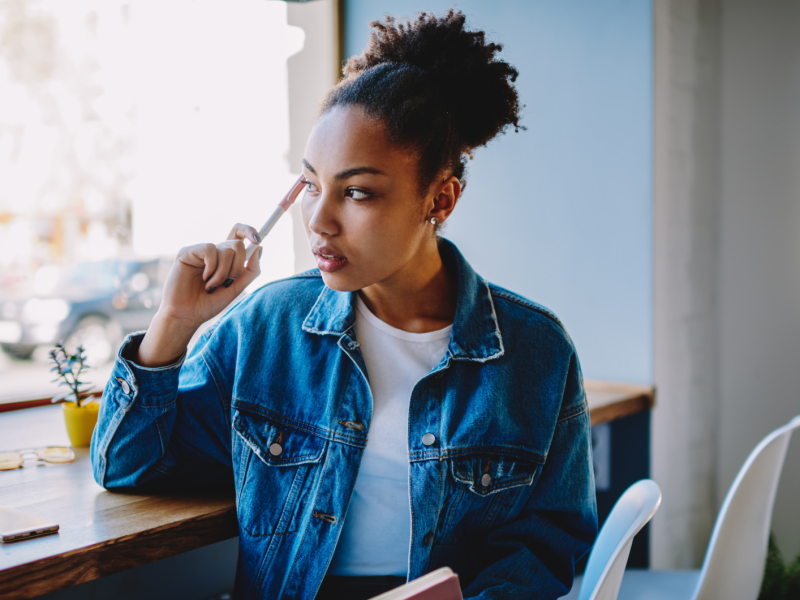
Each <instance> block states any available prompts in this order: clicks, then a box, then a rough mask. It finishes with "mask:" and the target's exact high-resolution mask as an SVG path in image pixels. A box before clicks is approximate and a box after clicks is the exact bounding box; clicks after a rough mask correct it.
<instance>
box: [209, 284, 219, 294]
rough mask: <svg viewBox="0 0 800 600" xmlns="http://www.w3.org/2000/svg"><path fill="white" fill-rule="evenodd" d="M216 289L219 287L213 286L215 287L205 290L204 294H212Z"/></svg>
mask: <svg viewBox="0 0 800 600" xmlns="http://www.w3.org/2000/svg"><path fill="white" fill-rule="evenodd" d="M218 287H219V286H218V285H215V286H213V287H210V288H208V289H207V290H206V292H208V293H209V294H210V293H211V292H213V291H214V290H215V289H217V288H218Z"/></svg>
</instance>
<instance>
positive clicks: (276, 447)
mask: <svg viewBox="0 0 800 600" xmlns="http://www.w3.org/2000/svg"><path fill="white" fill-rule="evenodd" d="M281 452H283V446H281V445H280V444H279V443H278V442H274V443H273V444H270V447H269V453H270V454H272V456H280V455H281Z"/></svg>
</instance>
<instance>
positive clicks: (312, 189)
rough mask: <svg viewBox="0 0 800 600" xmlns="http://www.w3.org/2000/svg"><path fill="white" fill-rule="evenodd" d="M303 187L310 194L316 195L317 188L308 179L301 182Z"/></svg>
mask: <svg viewBox="0 0 800 600" xmlns="http://www.w3.org/2000/svg"><path fill="white" fill-rule="evenodd" d="M303 185H304V186H306V189H307V190H308V191H309V192H311V193H312V194H316V193H317V192H319V188H318V187H317V186H316V185H314V183H313V182H311V181H309V180H308V179H304V180H303Z"/></svg>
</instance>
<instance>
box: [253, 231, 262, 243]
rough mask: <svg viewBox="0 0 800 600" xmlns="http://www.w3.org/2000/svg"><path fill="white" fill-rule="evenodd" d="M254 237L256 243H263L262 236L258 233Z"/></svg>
mask: <svg viewBox="0 0 800 600" xmlns="http://www.w3.org/2000/svg"><path fill="white" fill-rule="evenodd" d="M253 237H254V238H255V239H256V241H257V242H258V243H259V244H260V243H261V236H260V235H258V234H257V233H254V234H253Z"/></svg>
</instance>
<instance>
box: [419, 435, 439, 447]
mask: <svg viewBox="0 0 800 600" xmlns="http://www.w3.org/2000/svg"><path fill="white" fill-rule="evenodd" d="M435 441H436V436H435V435H433V434H432V433H426V434H425V435H423V436H422V445H423V446H433V443H434V442H435Z"/></svg>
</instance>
